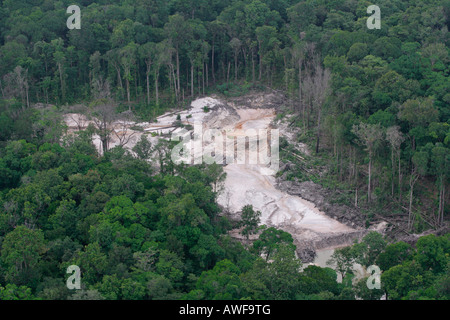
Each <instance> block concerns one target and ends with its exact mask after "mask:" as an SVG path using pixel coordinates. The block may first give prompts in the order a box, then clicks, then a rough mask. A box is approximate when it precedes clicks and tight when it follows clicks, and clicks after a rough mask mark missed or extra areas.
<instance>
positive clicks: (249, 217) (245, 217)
mask: <svg viewBox="0 0 450 320" xmlns="http://www.w3.org/2000/svg"><path fill="white" fill-rule="evenodd" d="M260 217H261V211H256V212H255V211H254V210H253V206H252V205H246V206H244V207H243V208H242V214H241V222H240V225H241V226H242V227H243V229H242V231H241V234H242V235H244V236H245V237H246V238H247V240H248V239H249V236H250V235H251V234H254V233H255V232H256V229H257V228H258V225H259V222H260Z"/></svg>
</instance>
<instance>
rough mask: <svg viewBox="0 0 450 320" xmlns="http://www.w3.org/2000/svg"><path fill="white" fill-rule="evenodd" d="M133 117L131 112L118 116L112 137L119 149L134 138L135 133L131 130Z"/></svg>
mask: <svg viewBox="0 0 450 320" xmlns="http://www.w3.org/2000/svg"><path fill="white" fill-rule="evenodd" d="M134 120H135V117H134V115H133V113H132V112H130V111H128V112H124V113H122V114H121V115H120V120H117V121H116V122H115V124H114V128H113V130H112V133H113V135H114V136H115V137H116V138H117V140H118V141H119V145H120V146H121V147H124V146H126V145H127V144H128V143H129V142H130V141H131V140H132V139H133V138H135V137H136V134H137V132H136V131H134V130H132V129H131V125H132V124H134V122H135V121H134Z"/></svg>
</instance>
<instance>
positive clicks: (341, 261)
mask: <svg viewBox="0 0 450 320" xmlns="http://www.w3.org/2000/svg"><path fill="white" fill-rule="evenodd" d="M72 4H74V1H72V0H60V1H52V0H1V1H0V90H1V92H0V248H1V249H0V300H2V299H35V298H37V299H183V298H184V299H243V298H246V299H354V298H355V297H358V298H362V299H379V298H380V297H381V296H382V295H383V294H386V296H387V298H388V299H448V298H449V294H450V293H449V268H448V267H449V266H448V262H449V253H450V239H449V237H448V234H447V235H444V236H439V237H438V236H435V235H428V236H425V237H422V238H420V239H419V241H418V242H417V244H415V245H414V246H411V245H410V244H408V243H405V242H401V241H400V242H398V241H394V240H393V239H388V238H381V236H380V235H379V234H376V233H369V234H368V235H367V236H366V237H365V238H364V239H363V240H362V241H361V242H360V243H356V244H355V245H353V246H352V247H349V248H347V249H342V250H337V251H336V252H335V254H334V257H333V259H334V261H335V262H337V265H338V266H340V267H339V268H338V270H336V271H334V270H332V269H330V268H320V267H316V266H308V267H306V266H305V267H306V268H304V269H303V270H302V272H299V268H300V267H301V266H302V262H301V261H300V260H299V259H298V258H296V256H295V246H293V240H292V237H291V236H290V235H289V234H286V233H285V232H284V231H281V230H277V229H274V228H266V229H265V230H263V231H262V232H261V233H260V236H259V240H258V241H256V242H254V243H253V244H252V245H251V246H249V247H246V246H244V245H242V244H241V243H239V242H237V241H236V240H234V239H232V238H231V237H229V236H228V235H227V231H228V230H230V228H232V227H233V223H232V222H230V221H228V219H227V218H225V217H223V216H222V215H220V213H221V212H220V211H221V209H220V208H219V206H218V205H217V204H216V198H217V192H216V189H215V188H213V187H212V186H213V185H216V184H217V183H220V182H221V181H223V178H224V176H223V171H222V169H221V168H220V167H218V166H214V165H213V166H195V167H185V166H176V165H174V164H173V163H172V162H171V160H170V157H168V156H167V153H164V152H159V154H161V155H162V156H161V158H160V159H158V160H154V159H153V160H152V159H150V161H147V160H149V159H148V157H147V156H146V155H149V154H150V153H151V152H150V149H151V148H153V149H154V150H157V151H158V150H159V151H160V150H162V149H164V148H167V146H164V145H158V146H146V145H140V146H139V148H141V149H139V150H138V152H135V154H137V156H135V154H133V155H132V154H131V153H130V152H129V151H127V150H124V149H123V148H120V147H118V148H114V149H111V150H105V151H107V152H106V153H104V154H103V155H102V156H100V155H99V154H98V152H97V150H96V148H95V147H94V146H93V144H92V135H93V134H94V133H95V132H94V131H92V130H87V131H85V132H80V133H79V134H76V135H75V136H65V138H64V139H61V137H62V136H64V132H65V126H64V125H63V122H62V121H61V114H62V113H63V112H68V111H70V108H71V107H69V106H73V105H78V104H84V105H90V106H95V105H96V102H97V101H100V100H104V99H108V101H111V102H113V104H114V105H117V112H121V111H124V110H130V111H132V112H133V113H134V114H136V115H137V116H138V117H140V119H142V120H145V121H149V120H153V119H154V118H155V116H157V115H159V114H161V113H162V112H164V111H165V110H168V109H171V108H174V107H177V108H183V107H185V106H187V105H189V102H190V101H191V100H192V99H194V98H196V97H198V96H203V95H207V94H211V93H217V94H221V95H224V96H237V95H241V94H245V93H247V92H248V91H249V90H265V89H267V88H270V89H276V90H280V91H282V92H284V94H286V96H287V97H288V101H289V106H288V107H289V110H290V111H289V113H291V114H293V115H294V116H295V121H294V122H293V123H292V124H291V125H292V126H295V127H297V128H300V129H301V130H302V132H303V134H302V135H301V136H299V137H298V141H302V142H306V143H308V144H310V146H312V147H313V149H314V151H315V156H316V158H315V160H313V161H316V162H315V164H316V165H318V166H325V167H326V168H327V173H328V174H327V177H321V178H320V179H319V180H320V181H318V180H317V181H315V182H317V183H321V184H323V185H325V186H327V187H330V188H334V189H340V190H349V191H346V192H345V193H343V194H345V195H343V196H342V199H341V201H343V202H350V203H353V202H355V206H356V207H360V208H361V212H362V213H361V214H365V215H366V216H365V219H366V220H367V223H368V224H369V223H370V222H371V220H372V219H374V218H375V217H376V216H379V215H384V216H385V218H389V219H392V220H395V219H397V218H398V219H403V221H404V222H405V224H404V225H403V226H402V228H403V230H404V231H405V232H407V233H421V232H423V231H425V230H436V229H442V228H445V226H446V225H447V223H448V217H447V215H448V208H449V194H450V193H449V190H450V188H449V177H450V169H449V168H450V166H449V160H450V93H449V92H450V80H449V71H450V70H449V59H450V57H449V46H448V41H449V35H448V28H449V26H450V21H449V19H450V1H448V0H441V1H439V0H427V1H422V0H413V1H409V0H394V1H387V0H380V1H378V2H377V3H376V5H378V6H379V7H380V10H381V28H380V29H368V27H367V19H368V18H369V16H370V15H371V14H370V13H369V14H368V13H367V8H368V6H370V5H372V4H374V3H371V2H369V1H358V0H334V1H325V0H307V1H298V0H170V1H165V0H99V1H95V2H94V1H90V0H79V1H78V3H76V4H77V5H78V6H79V7H80V9H81V29H79V30H77V29H74V30H69V29H68V28H67V25H66V20H67V19H68V17H69V16H70V14H68V13H67V12H66V10H67V8H68V7H69V6H70V5H72ZM93 130H94V129H93ZM294 142H295V141H284V142H283V143H285V145H284V147H285V148H284V149H285V150H290V148H291V147H292V146H291V144H294ZM282 155H283V157H285V158H284V159H283V160H284V161H288V160H289V161H292V162H294V163H295V161H296V160H295V159H294V158H295V157H294V158H292V157H291V156H289V155H288V154H286V153H285V154H282ZM152 161H154V162H156V161H158V162H159V163H160V164H162V165H161V166H160V170H159V171H157V172H155V170H154V167H153V166H152V165H151V162H152ZM299 168H300V167H299ZM288 178H290V179H300V180H302V179H310V178H311V177H308V176H305V174H304V172H302V171H301V170H300V169H299V170H298V171H295V170H294V171H293V172H291V173H290V175H289V177H288ZM358 191H359V192H358ZM248 209H249V210H252V209H251V208H248ZM261 254H264V255H265V257H266V258H261ZM269 256H270V259H268V258H269ZM354 262H358V263H360V264H362V265H365V266H369V265H371V264H374V263H376V264H377V265H379V266H380V268H381V269H382V271H383V274H382V288H381V289H380V290H368V289H367V287H366V286H365V283H366V282H365V280H366V279H362V280H361V281H360V282H358V283H356V284H352V281H351V279H352V277H353V274H352V271H351V270H350V269H351V268H350V266H351V265H352V263H354ZM70 265H78V266H79V267H80V268H81V272H82V284H83V287H82V290H78V291H75V292H74V291H70V290H68V289H67V287H66V283H65V279H67V277H68V275H67V274H66V269H67V267H68V266H70ZM337 273H339V274H340V275H341V276H342V277H343V279H344V280H343V281H342V283H338V282H337V281H336V275H337Z"/></svg>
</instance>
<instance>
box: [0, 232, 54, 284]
mask: <svg viewBox="0 0 450 320" xmlns="http://www.w3.org/2000/svg"><path fill="white" fill-rule="evenodd" d="M45 251H46V242H45V239H44V234H43V232H42V231H41V230H32V229H29V228H28V227H26V226H18V227H16V228H15V229H14V230H13V231H11V232H10V233H8V234H7V235H6V236H5V239H4V240H3V243H2V252H1V258H2V261H3V263H4V265H5V268H6V279H7V281H8V282H11V283H12V284H15V285H18V286H23V285H25V286H29V287H30V288H35V287H36V285H37V283H38V281H39V279H40V277H41V273H40V269H39V266H40V262H41V258H42V255H43V254H44V253H45Z"/></svg>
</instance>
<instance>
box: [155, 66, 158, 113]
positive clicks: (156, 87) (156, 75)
mask: <svg viewBox="0 0 450 320" xmlns="http://www.w3.org/2000/svg"><path fill="white" fill-rule="evenodd" d="M158 83H159V70H155V96H156V105H157V106H159V84H158Z"/></svg>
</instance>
